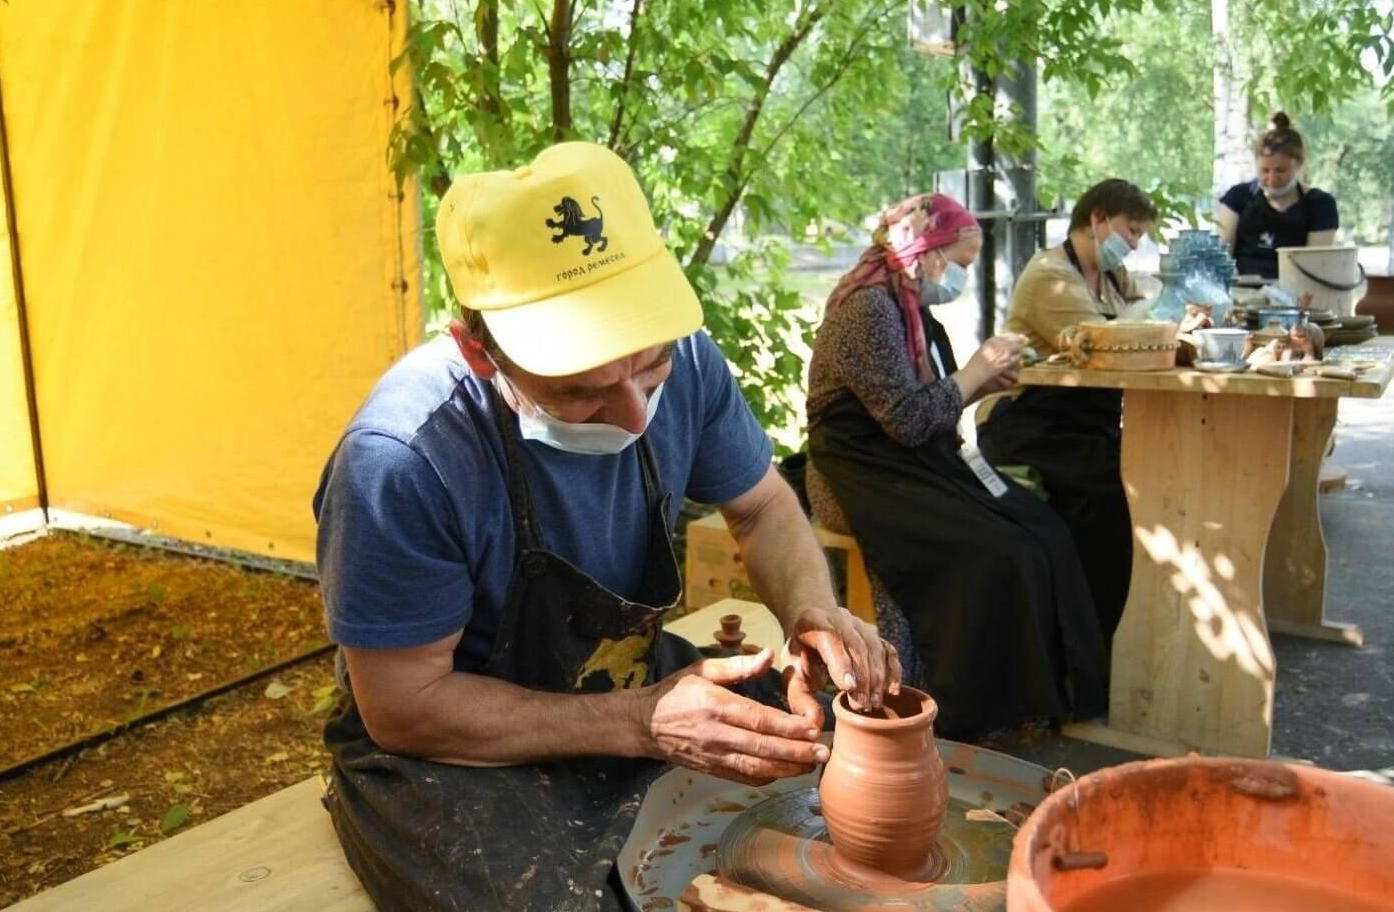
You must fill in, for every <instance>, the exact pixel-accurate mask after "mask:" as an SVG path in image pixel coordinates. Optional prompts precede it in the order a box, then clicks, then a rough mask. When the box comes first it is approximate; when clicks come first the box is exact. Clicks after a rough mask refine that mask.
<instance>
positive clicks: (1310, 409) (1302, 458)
mask: <svg viewBox="0 0 1394 912" xmlns="http://www.w3.org/2000/svg"><path fill="white" fill-rule="evenodd" d="M1336 405H1337V403H1336V401H1335V400H1334V399H1305V400H1303V399H1299V400H1295V401H1294V402H1293V421H1292V452H1291V456H1290V461H1289V468H1288V486H1287V490H1286V491H1284V492H1283V499H1282V502H1281V503H1280V504H1279V505H1278V512H1277V514H1276V515H1275V516H1274V517H1273V528H1272V530H1271V531H1270V532H1269V536H1268V556H1267V560H1266V561H1265V564H1264V570H1263V602H1264V611H1265V613H1266V615H1267V617H1268V619H1269V627H1270V629H1273V630H1277V631H1280V632H1282V633H1290V634H1293V635H1295V636H1306V637H1311V638H1314V639H1320V640H1326V641H1329V642H1333V643H1345V644H1349V645H1354V646H1359V645H1361V644H1362V643H1364V640H1365V637H1364V634H1363V633H1362V632H1361V631H1360V629H1359V628H1358V627H1353V626H1352V625H1350V624H1337V623H1333V622H1329V621H1327V620H1326V560H1327V556H1326V538H1325V536H1323V535H1322V531H1321V507H1320V505H1319V504H1318V499H1319V496H1320V491H1319V486H1318V480H1319V478H1320V475H1321V460H1322V456H1323V455H1324V453H1325V452H1326V442H1327V440H1328V439H1329V438H1330V436H1331V429H1332V428H1333V427H1335V425H1336Z"/></svg>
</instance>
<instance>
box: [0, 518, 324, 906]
mask: <svg viewBox="0 0 1394 912" xmlns="http://www.w3.org/2000/svg"><path fill="white" fill-rule="evenodd" d="M324 642H325V641H324V628H323V624H322V620H321V606H320V600H319V590H318V587H317V586H315V585H314V584H313V583H310V582H307V581H305V580H301V579H298V578H295V577H290V576H284V575H278V574H272V573H266V572H263V571H256V570H242V569H239V568H236V567H233V566H230V565H227V564H224V563H220V562H216V561H212V560H203V559H198V558H191V557H182V556H177V555H171V554H168V553H164V552H159V551H154V550H149V549H145V548H140V547H135V546H130V545H123V544H115V543H110V542H105V541H102V540H99V539H94V538H90V537H87V536H82V535H72V534H55V535H50V536H47V537H44V538H40V539H37V540H34V541H31V542H28V543H26V544H23V545H19V546H17V547H9V548H5V549H0V657H2V658H0V907H3V906H6V905H8V904H10V903H13V902H16V901H18V900H20V899H22V898H24V897H26V896H29V895H31V894H33V893H36V892H38V891H40V890H42V889H44V888H46V887H51V886H53V885H55V884H58V883H61V882H63V881H65V880H68V879H70V878H73V877H76V876H77V875H79V874H82V873H84V872H86V871H88V870H91V869H92V868H95V867H99V866H100V865H103V864H105V863H107V862H109V861H113V860H115V859H117V858H119V857H121V856H122V855H125V854H128V853H130V852H133V851H137V850H139V849H140V848H143V847H144V846H147V845H150V844H151V843H154V842H157V841H159V840H160V839H163V838H165V837H166V836H168V835H171V834H173V833H177V832H179V831H180V830H181V829H183V828H185V827H187V826H190V825H193V824H195V823H199V822H202V821H204V820H208V819H211V818H212V817H216V816H218V815H219V814H222V813H225V812H226V811H230V810H233V809H234V808H237V807H240V806H242V805H244V804H248V803H250V802H252V801H255V800H257V799H258V798H262V797H264V796H265V795H268V794H270V793H271V792H274V791H276V790H278V789H280V788H283V787H285V786H288V785H292V784H294V783H296V782H299V781H300V780H302V779H304V778H306V777H307V776H310V775H312V774H314V773H316V772H319V771H321V770H323V769H325V768H326V767H327V763H328V755H327V754H326V753H325V751H324V747H323V745H322V744H321V742H320V729H321V727H322V726H323V723H324V718H325V716H326V714H327V713H328V712H329V711H330V710H331V709H332V708H333V706H334V704H335V702H336V700H337V699H338V697H339V692H338V689H337V688H336V687H335V685H334V675H333V657H332V654H330V653H325V654H321V655H319V656H317V657H314V658H310V659H306V660H304V661H300V662H297V663H295V664H293V665H290V666H288V667H286V668H282V669H280V670H278V671H275V672H274V673H270V674H263V675H262V676H261V677H258V678H255V679H252V680H249V681H248V682H246V683H244V684H242V685H241V686H239V687H237V688H235V689H232V690H230V691H228V692H226V693H224V694H221V695H220V696H217V697H213V698H211V699H209V700H206V701H203V702H201V703H198V704H196V705H194V706H192V707H190V708H187V709H181V710H179V711H177V712H174V713H172V714H170V715H168V716H166V717H164V718H162V719H159V720H158V721H154V722H149V723H146V724H142V725H136V726H133V727H131V728H128V729H125V730H122V731H121V733H119V734H117V735H115V736H114V737H112V738H110V739H109V740H106V741H103V742H102V743H100V744H98V745H95V746H91V747H88V748H86V749H84V750H82V751H80V752H76V753H70V754H68V755H67V756H65V757H60V758H58V759H54V760H49V761H46V762H44V763H42V764H39V765H37V766H34V767H32V768H30V769H28V770H27V771H25V772H23V773H20V774H18V775H14V776H5V775H4V773H3V771H4V770H8V769H10V768H12V767H14V766H16V765H17V764H19V763H20V762H21V761H23V760H25V759H28V758H30V757H34V756H36V755H39V754H42V753H45V752H47V751H49V750H52V749H55V748H58V747H61V746H63V745H65V744H69V743H72V742H74V741H76V740H78V739H80V738H82V737H85V736H87V735H90V734H93V733H96V732H100V731H104V730H107V729H110V728H111V727H113V726H117V727H119V726H122V725H123V724H126V723H130V722H132V721H133V720H136V719H138V718H139V717H140V716H142V715H145V714H148V713H149V712H151V711H153V710H156V709H158V708H160V707H164V706H168V705H170V704H172V703H176V702H179V701H181V700H184V699H187V698H189V697H194V696H196V695H198V694H200V693H203V692H206V691H208V690H210V689H212V688H215V687H217V686H219V685H222V684H227V683H230V682H232V681H235V680H238V679H240V678H243V677H247V676H250V675H253V674H255V673H257V672H258V671H264V670H265V669H266V668H267V667H268V666H271V665H274V664H276V663H278V662H281V661H283V660H287V659H293V658H294V657H296V656H298V655H303V654H305V653H307V652H311V651H313V650H314V649H315V648H317V647H320V646H323V645H324ZM91 805H102V806H101V807H99V808H97V807H94V808H93V809H91V810H85V811H83V812H82V813H73V812H74V811H75V810H77V809H81V808H83V807H84V806H91ZM106 805H109V806H106ZM64 811H67V812H68V813H67V814H66V815H65V814H64Z"/></svg>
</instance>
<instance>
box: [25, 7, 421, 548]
mask: <svg viewBox="0 0 1394 912" xmlns="http://www.w3.org/2000/svg"><path fill="white" fill-rule="evenodd" d="M405 32H406V0H396V2H393V0H304V2H297V3H286V2H283V0H223V2H219V3H184V2H170V0H42V2H38V0H10V2H7V3H0V104H3V119H4V127H5V133H4V135H5V139H6V142H5V144H4V148H3V149H0V152H2V153H3V155H4V157H5V161H6V163H7V165H8V167H7V172H8V177H9V180H8V182H7V183H6V184H5V185H4V188H5V199H4V202H5V214H6V218H5V220H4V224H3V225H0V229H3V231H4V234H3V235H0V240H2V241H3V243H0V267H3V271H0V510H3V513H0V522H2V521H4V519H5V517H6V516H9V517H10V521H11V522H15V521H16V520H15V517H16V516H17V515H19V514H22V513H24V511H26V510H30V509H31V508H33V507H36V506H38V505H39V503H40V500H41V499H44V500H46V502H47V506H48V507H50V508H54V509H57V510H67V511H75V512H78V513H83V514H88V515H92V516H98V517H110V518H112V519H116V520H121V521H124V522H128V523H132V524H134V525H136V526H139V527H141V528H145V529H151V530H154V531H156V532H158V533H161V534H164V535H170V536H175V537H179V538H184V539H189V540H193V541H197V542H199V543H203V544H208V545H213V546H217V547H224V548H233V549H238V550H244V551H252V552H258V553H263V554H270V555H274V556H276V557H282V558H288V559H294V560H310V559H312V558H313V552H314V522H313V517H312V516H311V514H310V506H309V504H310V497H311V494H312V493H313V491H314V486H315V484H316V482H317V480H318V474H319V470H320V467H321V465H322V463H323V461H324V459H325V457H326V456H327V455H328V454H329V452H330V450H331V448H332V447H333V445H334V442H335V440H336V438H337V435H338V433H339V432H340V430H341V429H342V428H343V426H344V425H345V423H346V422H347V421H348V419H349V417H350V416H351V415H352V412H353V409H354V407H355V406H356V405H357V404H358V403H359V401H361V399H362V397H363V395H364V393H365V392H366V391H367V390H368V388H369V387H370V386H371V385H372V382H373V381H374V379H376V377H377V376H378V375H379V374H380V373H381V372H382V371H383V370H384V369H385V368H386V367H387V366H388V365H389V364H390V363H391V362H392V361H394V360H395V359H396V358H398V357H399V356H400V355H401V354H402V353H403V352H405V351H406V350H407V349H409V348H410V347H411V346H413V345H415V344H416V343H417V342H418V341H420V339H421V335H422V328H421V327H422V318H421V313H420V298H419V294H418V288H417V285H418V282H417V276H418V275H419V259H418V236H417V232H418V222H419V218H418V213H417V210H416V194H415V192H414V188H413V187H411V186H408V187H406V188H405V193H398V190H397V186H396V183H395V181H394V179H393V177H392V174H391V172H390V170H389V166H388V161H387V152H386V149H387V142H388V136H389V133H390V130H391V126H392V121H393V117H394V112H395V111H396V110H398V109H399V108H400V107H403V106H405V105H406V104H407V102H408V100H409V98H410V95H409V91H410V85H409V82H408V80H409V74H407V73H406V69H407V68H405V67H402V68H400V70H399V72H397V73H395V74H394V73H393V72H392V70H391V61H392V59H393V58H394V57H395V56H396V54H397V53H399V52H400V49H401V47H402V43H403V40H404V37H405ZM16 265H17V267H18V268H12V267H14V266H16ZM24 339H27V343H28V344H27V348H28V354H29V358H28V359H27V360H28V363H29V366H30V370H31V372H32V387H30V386H28V385H27V384H26V372H27V371H26V359H25V358H23V357H21V354H22V341H23V340H24ZM31 430H32V431H36V432H37V438H38V440H37V445H36V442H35V440H34V434H32V433H31ZM36 453H37V454H39V461H38V462H37V463H36V461H35V454H36ZM26 515H30V516H32V515H34V514H32V513H30V514H26ZM0 530H3V526H0Z"/></svg>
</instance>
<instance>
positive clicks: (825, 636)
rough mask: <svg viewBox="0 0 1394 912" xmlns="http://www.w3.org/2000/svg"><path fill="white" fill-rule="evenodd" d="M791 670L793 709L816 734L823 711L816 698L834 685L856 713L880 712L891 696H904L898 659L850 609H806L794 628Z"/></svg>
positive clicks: (788, 681) (787, 681) (789, 684)
mask: <svg viewBox="0 0 1394 912" xmlns="http://www.w3.org/2000/svg"><path fill="white" fill-rule="evenodd" d="M789 656H790V658H792V659H793V664H791V665H790V666H789V667H788V668H786V669H785V670H784V681H785V687H786V690H787V694H788V699H789V708H790V709H791V710H793V711H794V712H795V713H796V714H798V715H800V716H802V717H804V718H805V719H807V720H808V721H809V723H810V724H812V725H814V726H815V727H817V728H821V727H822V725H823V707H822V706H821V705H820V704H819V703H818V701H817V699H815V698H814V696H813V695H814V694H816V693H817V692H818V691H819V690H821V689H822V687H823V685H824V684H825V683H826V682H827V681H828V680H829V679H831V680H832V682H833V683H834V684H835V685H837V688H838V689H839V690H845V691H847V693H848V698H849V700H850V701H851V703H852V706H853V708H854V709H865V708H867V707H879V706H881V704H882V702H883V700H884V697H885V695H886V694H887V693H892V694H895V693H899V692H900V657H899V656H897V655H896V651H895V647H894V646H892V645H891V644H890V643H887V642H886V641H885V640H883V639H881V635H880V633H878V632H877V630H876V628H875V627H874V626H873V625H871V624H868V623H866V622H865V621H863V620H861V619H859V618H857V617H855V616H853V614H852V612H850V611H848V610H847V609H846V608H837V609H835V610H831V611H829V610H825V609H822V608H808V609H806V610H804V611H803V613H801V614H800V615H799V616H798V619H797V620H796V621H795V622H794V635H793V636H792V637H790V638H789Z"/></svg>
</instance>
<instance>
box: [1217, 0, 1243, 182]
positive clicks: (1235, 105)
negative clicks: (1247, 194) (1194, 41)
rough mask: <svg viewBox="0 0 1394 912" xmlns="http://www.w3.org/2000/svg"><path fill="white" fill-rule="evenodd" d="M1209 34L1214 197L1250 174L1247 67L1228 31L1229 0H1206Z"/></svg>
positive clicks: (1236, 43)
mask: <svg viewBox="0 0 1394 912" xmlns="http://www.w3.org/2000/svg"><path fill="white" fill-rule="evenodd" d="M1210 34H1211V36H1212V37H1213V38H1214V42H1215V90H1214V91H1215V169H1214V173H1213V174H1212V175H1211V178H1212V185H1213V187H1214V190H1215V198H1216V199H1217V200H1218V199H1219V197H1220V195H1221V194H1222V193H1224V192H1225V190H1227V189H1229V188H1230V187H1231V186H1233V185H1234V184H1237V183H1239V182H1240V181H1242V180H1244V179H1245V178H1247V177H1249V176H1250V175H1251V174H1252V173H1253V168H1254V164H1253V156H1252V154H1251V152H1250V149H1249V99H1248V97H1247V96H1246V95H1245V94H1244V86H1245V85H1246V84H1247V83H1248V76H1249V74H1248V67H1247V66H1246V65H1245V62H1244V58H1243V56H1242V52H1241V51H1240V49H1239V47H1238V45H1239V42H1237V41H1236V40H1235V39H1234V37H1233V35H1232V32H1231V28H1230V21H1229V0H1210Z"/></svg>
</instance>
